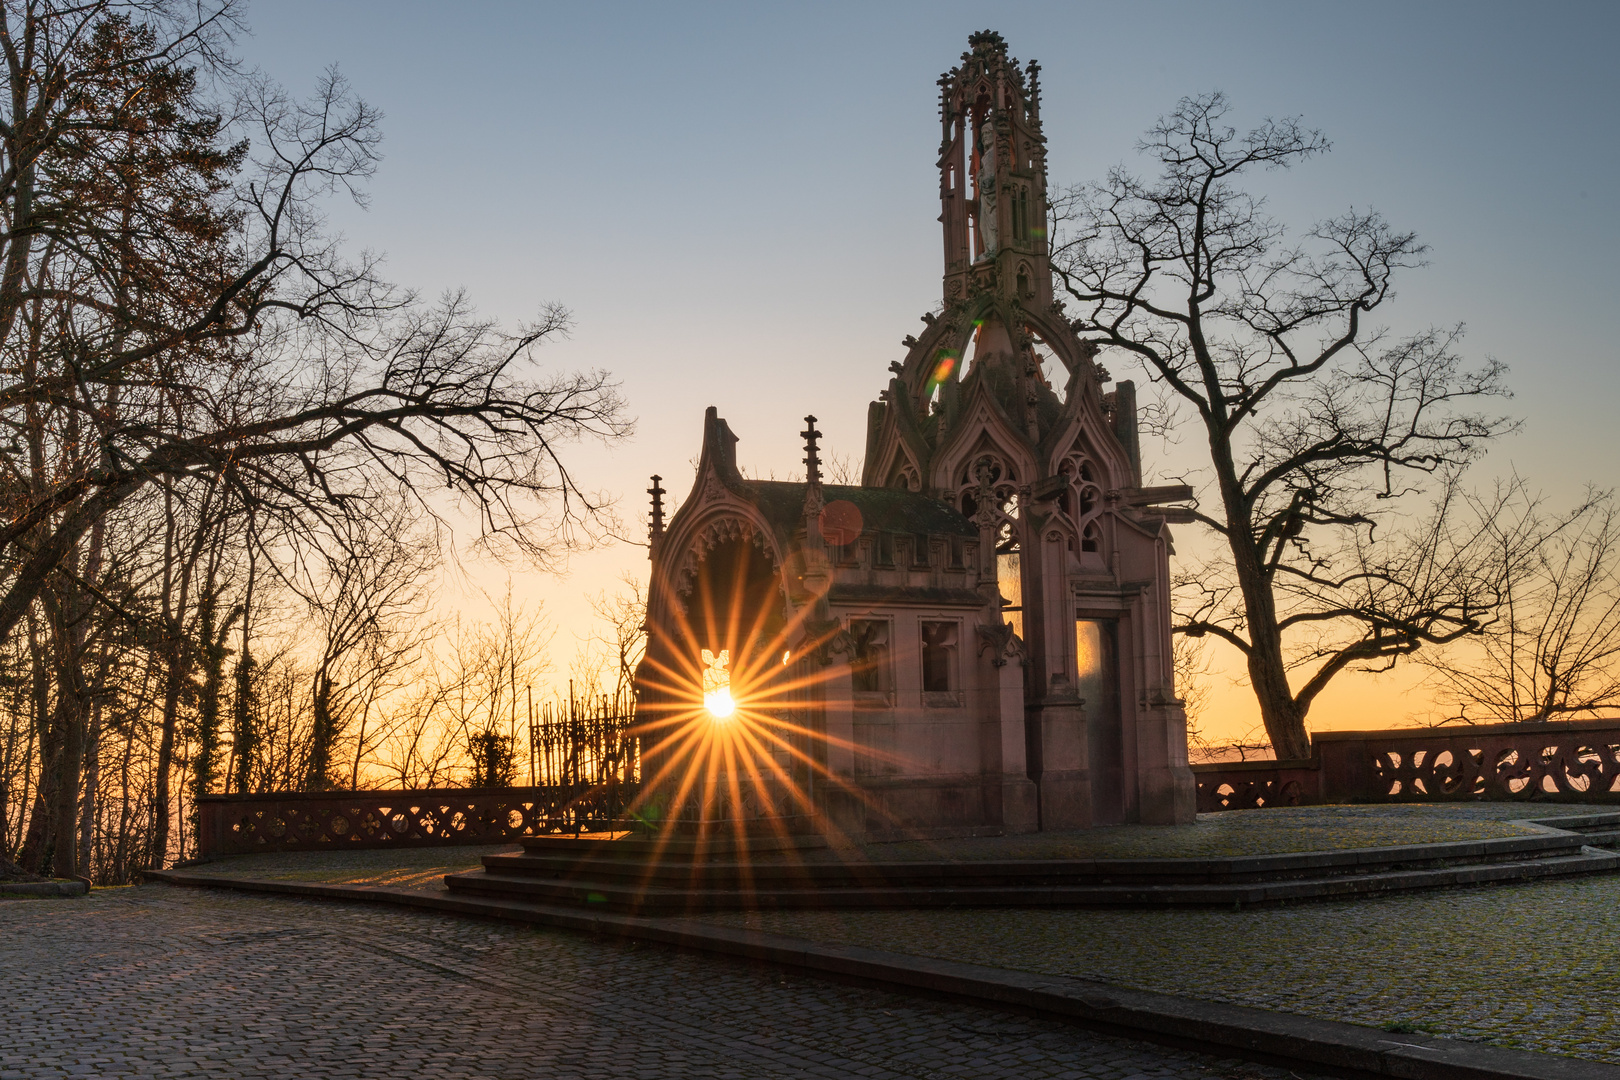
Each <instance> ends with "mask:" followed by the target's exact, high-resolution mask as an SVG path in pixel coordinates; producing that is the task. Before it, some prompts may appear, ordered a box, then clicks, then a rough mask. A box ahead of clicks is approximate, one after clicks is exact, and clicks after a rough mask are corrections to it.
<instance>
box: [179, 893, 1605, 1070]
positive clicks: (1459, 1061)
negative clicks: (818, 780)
mask: <svg viewBox="0 0 1620 1080" xmlns="http://www.w3.org/2000/svg"><path fill="white" fill-rule="evenodd" d="M147 876H148V877H150V878H152V879H153V880H157V881H164V882H168V883H169V884H173V885H186V886H198V887H212V888H228V889H239V890H243V891H247V892H262V893H280V894H283V895H288V896H301V897H306V898H311V899H325V900H353V901H363V902H370V903H386V904H398V905H404V906H408V907H418V908H426V909H429V910H435V911H444V912H451V913H456V914H464V915H479V916H484V917H488V918H496V919H505V920H509V921H516V922H527V923H536V924H540V925H545V926H555V927H560V928H563V929H569V930H580V931H585V932H587V933H594V934H603V935H611V936H616V937H625V938H632V939H636V940H641V941H651V942H657V943H660V944H664V945H672V946H675V947H678V948H684V949H696V950H702V951H705V952H713V953H719V954H723V955H727V956H734V957H740V958H744V959H749V960H757V961H763V962H766V963H772V964H780V965H783V966H788V967H795V968H801V969H804V970H808V971H816V972H822V973H825V974H829V975H836V976H839V977H842V978H849V979H855V980H858V981H861V982H866V983H873V984H878V985H882V986H887V987H898V988H904V989H908V990H916V991H922V992H926V993H929V994H935V995H940V996H943V997H947V998H950V999H952V1000H957V1001H963V1002H969V1003H973V1004H979V1005H990V1006H998V1007H1002V1008H1013V1009H1018V1010H1023V1011H1029V1012H1033V1013H1037V1014H1040V1015H1044V1016H1050V1017H1055V1018H1059V1019H1063V1020H1067V1021H1070V1022H1072V1023H1075V1024H1079V1025H1081V1026H1084V1027H1087V1028H1091V1029H1093V1030H1097V1031H1102V1032H1105V1033H1108V1034H1112V1035H1118V1036H1123V1037H1126V1038H1136V1039H1144V1040H1147V1041H1150V1042H1159V1043H1168V1044H1171V1045H1175V1046H1181V1047H1186V1048H1190V1049H1195V1050H1200V1051H1203V1052H1206V1053H1216V1054H1222V1055H1225V1056H1238V1057H1247V1058H1251V1059H1256V1060H1261V1061H1269V1062H1277V1063H1282V1064H1286V1065H1292V1066H1299V1067H1305V1068H1309V1069H1313V1070H1317V1071H1323V1070H1325V1071H1328V1072H1333V1073H1338V1074H1341V1075H1347V1076H1355V1077H1392V1078H1400V1080H1620V1067H1617V1066H1613V1065H1606V1064H1603V1063H1601V1062H1595V1061H1586V1060H1583V1059H1580V1058H1566V1057H1559V1056H1555V1055H1551V1054H1537V1053H1531V1052H1528V1051H1523V1050H1510V1049H1505V1048H1502V1047H1495V1046H1488V1045H1484V1044H1480V1043H1473V1042H1467V1041H1463V1040H1456V1039H1445V1038H1440V1037H1438V1036H1431V1035H1392V1034H1391V1033H1389V1032H1385V1031H1381V1030H1379V1029H1377V1028H1370V1027H1365V1026H1362V1025H1359V1024H1346V1023H1340V1022H1337V1021H1332V1020H1316V1019H1312V1018H1310V1017H1305V1016H1297V1015H1294V1014H1292V1013H1279V1012H1271V1011H1269V1010H1266V1009H1255V1008H1249V1007H1245V1006H1241V1005H1227V1004H1223V1003H1220V1002H1208V1001H1198V1000H1196V999H1192V998H1184V997H1178V996H1175V995H1171V994H1160V993H1154V992H1152V991H1145V990H1132V989H1127V988H1124V987H1119V986H1114V985H1111V984H1108V983H1101V982H1095V981H1092V980H1087V979H1081V978H1062V977H1055V976H1050V975H1039V974H1034V973H1030V972H1023V971H1010V970H1005V969H1002V968H992V967H985V966H982V965H977V964H965V963H959V962H956V961H950V960H938V959H932V958H928V957H916V956H906V955H903V954H900V953H892V952H885V951H882V950H878V949H867V948H862V947H859V946H845V945H829V944H822V943H818V942H812V941H807V940H803V939H799V938H790V937H783V936H780V935H775V934H763V933H756V932H753V931H747V930H738V929H732V928H728V927H719V926H712V925H708V924H704V923H699V922H694V921H691V920H687V919H680V918H665V919H652V918H640V917H636V916H626V915H613V914H608V913H605V912H604V913H594V912H590V911H581V910H577V909H572V908H561V907H551V906H542V905H536V904H523V903H516V902H512V901H502V900H491V899H480V898H472V897H467V896H453V895H450V894H448V893H428V892H410V891H407V890H403V889H389V888H380V887H370V886H354V885H333V884H317V883H307V882H293V881H267V880H257V879H251V878H226V877H218V876H212V875H204V874H194V873H184V872H176V871H151V872H149V873H148V875H147Z"/></svg>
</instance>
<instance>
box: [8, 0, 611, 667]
mask: <svg viewBox="0 0 1620 1080" xmlns="http://www.w3.org/2000/svg"><path fill="white" fill-rule="evenodd" d="M4 14H5V17H6V20H7V21H6V25H5V27H4V29H5V30H6V31H7V35H5V36H3V37H0V45H3V50H0V51H4V52H5V55H6V59H7V62H8V65H9V67H8V70H7V78H8V80H9V83H10V90H11V93H10V95H9V96H8V98H7V101H8V102H9V108H10V112H9V113H8V114H4V115H0V221H3V224H4V229H3V231H0V352H6V353H9V354H13V356H12V357H8V358H7V360H6V363H5V364H4V365H0V371H3V372H4V373H5V374H4V376H3V377H0V423H5V424H8V425H10V426H11V427H12V429H13V430H20V429H22V428H23V427H24V426H25V425H26V423H27V419H26V417H24V416H23V415H22V414H23V413H26V412H27V411H28V410H36V411H38V410H47V411H51V412H56V413H63V414H77V415H78V416H79V418H80V420H81V422H82V424H83V426H84V428H85V434H84V436H83V438H84V439H85V440H87V441H88V442H90V443H91V444H93V445H96V446H97V447H98V448H99V450H100V453H99V454H98V455H95V456H92V457H91V458H89V459H87V460H83V461H81V462H80V463H79V464H78V466H77V467H76V468H74V469H71V470H66V471H53V472H46V473H41V472H39V471H38V470H30V473H31V475H27V476H19V477H17V479H16V481H15V482H14V483H12V484H11V485H9V491H8V495H9V496H10V497H9V503H10V505H9V506H8V516H7V520H6V521H5V522H4V524H3V525H0V636H3V635H6V634H9V633H10V632H11V631H12V630H13V629H14V628H15V627H16V626H17V625H18V623H19V622H20V621H21V620H22V619H23V617H24V614H25V612H26V611H27V610H28V608H29V606H30V605H31V604H32V603H33V602H34V601H35V600H36V599H37V598H38V597H39V595H40V592H41V590H42V589H44V588H45V586H46V583H47V581H48V579H49V576H50V575H51V574H52V573H53V572H54V571H55V570H56V569H57V568H58V567H59V566H60V565H61V564H62V563H63V561H64V560H65V559H66V558H67V557H68V554H69V552H70V551H71V550H72V549H73V548H74V546H75V545H76V544H77V543H78V542H79V541H80V538H81V537H83V536H84V534H85V533H86V531H87V530H89V529H90V528H91V527H92V526H93V525H94V523H95V522H97V521H99V520H102V519H103V518H105V517H106V516H107V515H108V514H109V513H111V512H113V511H114V510H116V509H117V508H119V507H120V506H122V505H123V504H125V503H126V502H127V501H128V500H129V499H130V498H131V497H133V496H134V495H135V494H136V493H137V492H140V491H142V490H144V489H145V488H147V487H148V486H149V485H152V484H155V483H158V482H160V481H161V480H162V479H163V478H166V477H167V478H184V479H187V480H197V479H200V478H203V477H205V476H209V475H212V476H217V477H220V478H222V479H226V480H230V479H232V475H231V474H234V475H235V477H238V478H240V479H239V481H238V482H241V483H243V484H248V485H250V486H252V487H253V488H255V489H256V490H257V491H259V492H260V493H261V494H262V493H263V492H277V493H278V494H279V496H280V505H281V506H283V507H288V506H298V507H300V508H301V509H303V510H304V511H307V512H311V513H325V514H331V515H338V516H341V515H343V514H347V513H355V512H359V507H358V506H357V505H356V504H357V503H359V502H362V501H363V493H364V492H365V491H367V490H369V489H371V488H372V487H373V486H374V485H375V484H376V483H377V482H378V480H379V479H381V480H385V481H388V482H391V483H393V484H395V485H397V486H398V487H399V488H400V489H401V490H403V491H406V492H411V493H415V494H416V495H417V497H418V498H419V500H420V502H421V505H423V506H424V507H426V508H436V506H437V504H436V503H434V502H432V501H430V500H428V499H426V497H425V495H426V492H427V490H428V489H430V488H439V489H443V488H448V489H450V490H451V491H453V492H454V493H456V494H457V495H458V496H460V497H461V498H463V499H464V500H466V502H467V504H468V505H470V506H471V508H472V509H473V510H474V512H475V514H476V518H477V520H478V522H479V525H480V527H481V530H482V532H483V534H484V535H485V536H487V537H498V538H501V539H503V540H505V541H507V542H510V543H512V544H514V545H516V546H517V547H519V548H521V549H523V550H525V551H526V552H527V553H529V554H530V555H532V556H535V557H537V558H542V559H543V558H544V557H546V556H548V555H555V554H556V552H557V550H558V548H559V545H560V546H562V547H566V546H567V545H568V544H569V543H570V542H571V541H572V540H573V538H574V535H575V532H576V530H577V529H578V527H579V526H580V525H581V524H582V523H585V522H588V521H589V520H590V518H591V517H592V515H593V514H595V513H596V512H598V511H599V510H600V509H601V500H600V499H599V498H597V497H596V496H594V495H593V494H591V493H589V492H587V491H585V490H584V489H583V488H581V487H580V486H579V485H578V484H577V483H576V482H575V480H574V477H573V476H572V474H571V473H570V472H569V471H568V470H567V469H566V468H565V467H564V466H563V464H562V462H561V459H560V457H559V456H558V449H559V447H560V445H561V444H563V443H565V442H567V441H568V440H570V439H573V438H578V437H579V436H581V435H595V436H599V437H603V438H607V439H612V438H615V437H617V436H619V435H622V434H624V433H625V432H626V431H627V430H628V428H627V425H626V423H625V421H624V420H623V417H622V415H621V412H622V410H621V405H620V402H619V399H618V397H617V394H616V392H615V388H614V386H613V384H612V383H611V382H610V381H609V380H608V379H607V378H606V377H605V376H604V375H602V374H601V373H587V374H583V375H553V376H548V377H537V376H536V375H535V374H534V373H533V371H532V370H531V349H532V347H533V346H535V345H536V344H538V343H540V342H541V341H543V340H545V339H547V338H549V337H553V336H555V335H557V334H559V333H561V332H562V331H563V330H564V329H565V327H566V315H565V313H563V312H562V311H561V310H560V309H557V308H548V309H546V310H545V311H544V312H543V313H542V315H541V318H540V319H539V320H538V321H537V322H536V323H534V324H532V325H530V326H526V327H521V328H519V329H518V330H516V331H515V332H511V333H507V332H504V331H502V330H500V329H499V328H497V327H496V326H494V325H493V324H491V323H489V322H488V321H484V320H479V319H477V318H476V317H475V316H474V315H473V313H472V311H471V309H470V307H469V306H468V304H467V303H466V302H465V300H464V299H462V298H460V297H450V298H447V299H446V300H445V301H444V302H443V303H441V304H439V305H438V306H436V307H422V306H420V305H418V304H417V303H416V302H415V299H414V298H413V297H412V296H410V295H409V294H404V293H400V292H398V291H397V290H394V289H392V288H391V287H389V286H387V285H386V284H385V283H384V282H382V281H380V280H379V279H378V278H377V277H376V275H375V272H374V270H375V267H374V262H373V261H372V260H370V259H362V260H361V261H360V262H358V263H354V262H350V261H348V260H346V259H344V258H343V256H342V254H341V252H340V251H339V250H338V248H337V247H336V246H335V244H334V243H333V242H332V241H330V240H329V239H328V238H327V237H325V236H323V234H322V233H321V228H320V227H321V223H322V215H321V214H320V213H319V211H318V208H317V203H318V200H319V199H321V198H323V197H325V196H327V195H330V194H333V193H349V194H354V195H356V196H357V197H358V196H359V194H360V189H359V185H360V184H361V183H362V182H363V181H364V180H365V179H366V178H367V177H368V176H369V175H370V173H371V172H372V170H373V168H374V167H375V163H376V155H377V144H378V139H379V134H378V129H377V122H378V117H377V114H376V112H375V111H374V110H373V109H371V108H370V107H369V106H367V105H366V104H365V103H364V102H362V101H360V100H359V99H357V98H356V97H355V96H354V95H353V94H352V93H351V92H350V90H349V88H348V86H347V85H346V83H345V82H344V81H343V80H342V79H341V78H340V77H339V76H337V75H336V74H335V73H330V74H328V76H327V77H326V78H325V79H323V81H322V82H321V85H320V86H319V88H318V90H317V92H316V94H315V95H314V97H313V98H312V99H310V100H309V101H305V102H296V101H293V100H291V99H289V98H288V97H287V96H286V95H285V94H283V93H282V92H281V91H280V90H279V89H277V88H276V87H274V86H273V85H272V84H270V83H268V82H267V81H265V80H263V79H261V78H257V77H254V78H249V79H237V80H235V83H236V86H237V88H238V94H237V97H236V100H235V101H234V103H233V105H232V116H233V117H234V120H235V124H234V127H233V126H232V125H231V124H228V123H226V122H225V121H224V120H221V119H220V116H219V114H218V113H217V112H216V113H210V112H209V111H208V109H207V108H206V107H205V106H204V103H203V102H202V101H201V99H200V97H199V96H198V95H197V93H196V85H197V80H196V76H195V74H194V71H193V68H192V67H188V66H186V65H187V64H191V65H198V64H201V65H205V66H206V67H207V68H208V69H209V70H210V71H211V72H212V73H213V74H214V75H216V76H218V77H220V78H230V77H232V73H231V71H230V69H229V65H228V62H227V61H226V59H225V58H224V57H223V56H222V55H221V54H220V52H219V49H220V47H221V45H222V43H223V34H224V32H225V30H226V29H228V27H229V19H230V15H231V11H230V7H229V5H228V4H221V5H217V6H213V7H209V6H207V5H203V6H197V7H193V6H191V5H187V4H181V3H165V2H161V0H152V2H151V3H146V4H129V3H126V4H114V3H111V2H106V3H88V4H75V5H67V4H60V5H58V4H49V3H37V4H36V3H29V4H23V3H20V2H14V3H10V4H8V5H6V6H5V11H4ZM109 28H110V29H109ZM160 84H161V85H162V86H163V87H166V90H165V92H164V94H163V95H159V94H157V92H156V91H155V90H152V89H151V88H152V87H156V86H159V85H160ZM148 100H151V101H152V102H153V103H154V108H152V109H146V108H145V106H144V104H143V103H144V102H146V101H148ZM159 104H161V106H162V107H161V108H157V107H156V106H157V105H159ZM0 111H3V110H0ZM227 129H229V130H230V131H231V132H232V133H233V134H241V135H243V136H244V138H243V140H242V141H240V142H238V143H236V144H230V145H227V144H226V143H225V142H224V139H225V136H226V134H227ZM159 151H161V152H159ZM149 158H156V159H159V160H158V161H157V164H156V165H154V164H153V162H152V161H149V160H148V159H149ZM137 166H140V168H137ZM148 166H150V167H148ZM158 166H161V167H158ZM142 169H145V171H142ZM105 176H112V177H120V176H131V177H135V176H139V178H140V179H141V183H140V184H134V183H126V184H122V185H120V184H111V185H108V184H98V183H96V182H95V181H96V178H97V177H105ZM30 305H36V306H37V305H54V306H55V308H57V309H59V314H58V315H57V317H56V320H55V325H56V326H58V327H60V328H61V329H62V332H61V333H58V334H55V335H54V336H53V337H52V338H50V342H51V346H52V347H51V348H50V349H48V350H46V353H45V355H46V357H47V358H48V359H49V361H50V362H49V363H48V364H46V365H44V366H41V365H40V364H37V363H30V362H27V356H28V345H29V344H30V340H31V339H30V334H31V333H36V334H37V326H38V322H39V321H38V320H36V321H35V324H34V325H33V326H30V325H29V324H28V323H27V322H26V321H25V320H23V319H22V318H21V316H22V314H23V313H24V312H25V311H27V310H28V309H29V307H30ZM35 351H36V352H37V351H38V350H35ZM18 353H21V354H23V355H22V356H20V357H18V356H15V354H18ZM114 399H116V401H117V406H116V408H109V407H108V403H109V402H111V401H113V400H114Z"/></svg>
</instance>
